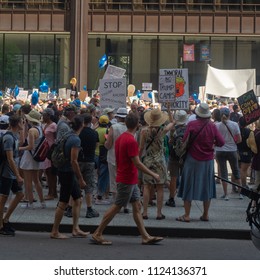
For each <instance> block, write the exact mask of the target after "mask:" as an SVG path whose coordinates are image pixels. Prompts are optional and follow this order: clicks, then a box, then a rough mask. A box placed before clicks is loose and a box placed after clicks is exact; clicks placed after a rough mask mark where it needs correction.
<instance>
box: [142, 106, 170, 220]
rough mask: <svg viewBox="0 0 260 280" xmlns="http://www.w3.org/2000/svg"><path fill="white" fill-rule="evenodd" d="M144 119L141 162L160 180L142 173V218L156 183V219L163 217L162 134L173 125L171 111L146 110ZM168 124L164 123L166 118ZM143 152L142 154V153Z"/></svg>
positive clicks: (165, 178) (165, 180)
mask: <svg viewBox="0 0 260 280" xmlns="http://www.w3.org/2000/svg"><path fill="white" fill-rule="evenodd" d="M144 119H145V121H146V123H147V124H148V127H147V128H145V129H143V130H142V132H141V140H140V156H141V155H143V156H142V162H143V164H144V165H145V166H146V167H147V168H148V169H149V170H152V171H153V172H157V173H159V175H160V180H159V181H158V182H155V181H154V179H153V177H151V176H150V175H149V174H144V175H143V181H144V192H143V218H144V219H148V214H147V208H148V201H149V195H150V190H151V188H152V187H153V186H154V185H156V191H157V216H156V219H157V220H162V219H165V216H164V215H163V214H162V206H163V187H164V184H165V183H166V182H167V166H166V161H165V156H164V148H163V144H164V136H165V135H166V133H167V132H168V131H170V130H171V129H172V127H173V125H174V123H173V117H172V113H171V112H170V109H169V108H168V114H166V113H165V112H162V111H161V110H160V109H153V110H150V111H147V112H146V113H145V115H144ZM168 119H169V120H170V123H169V124H168V125H164V124H165V122H166V121H167V120H168ZM143 153H144V154H143Z"/></svg>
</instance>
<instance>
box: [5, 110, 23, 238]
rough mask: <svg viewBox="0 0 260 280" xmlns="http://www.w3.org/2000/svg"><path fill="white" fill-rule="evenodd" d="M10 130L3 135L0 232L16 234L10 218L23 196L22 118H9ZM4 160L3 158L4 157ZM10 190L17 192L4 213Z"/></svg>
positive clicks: (15, 116) (9, 234)
mask: <svg viewBox="0 0 260 280" xmlns="http://www.w3.org/2000/svg"><path fill="white" fill-rule="evenodd" d="M9 125H10V130H8V132H9V133H10V134H9V133H7V134H5V135H4V136H3V147H0V149H3V151H4V153H5V155H6V160H4V161H3V165H2V166H1V174H0V175H1V176H0V234H2V235H8V236H14V235H15V229H14V228H13V227H12V225H11V224H10V223H9V219H10V217H11V215H12V213H13V211H14V210H15V208H16V207H17V205H18V203H19V202H20V201H21V199H22V198H23V196H24V194H23V189H22V185H23V178H22V177H21V175H20V173H19V169H18V164H19V150H18V146H19V132H20V131H21V130H22V129H23V123H22V118H21V117H20V116H17V115H13V116H11V117H10V118H9ZM2 160H3V159H2ZM10 191H12V192H13V193H14V194H15V197H14V198H13V199H12V200H11V202H10V204H9V207H8V209H7V212H6V213H5V215H3V212H4V207H5V204H6V202H7V199H8V196H9V193H10Z"/></svg>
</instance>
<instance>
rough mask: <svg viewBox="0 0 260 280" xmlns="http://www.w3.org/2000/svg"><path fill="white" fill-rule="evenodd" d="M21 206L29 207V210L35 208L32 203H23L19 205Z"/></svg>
mask: <svg viewBox="0 0 260 280" xmlns="http://www.w3.org/2000/svg"><path fill="white" fill-rule="evenodd" d="M21 208H24V209H29V210H34V209H35V207H34V204H33V203H24V204H22V205H21Z"/></svg>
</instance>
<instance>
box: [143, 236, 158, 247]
mask: <svg viewBox="0 0 260 280" xmlns="http://www.w3.org/2000/svg"><path fill="white" fill-rule="evenodd" d="M162 240H163V237H159V236H154V237H152V238H151V239H149V240H148V241H143V242H142V245H155V244H157V243H158V242H160V241H162Z"/></svg>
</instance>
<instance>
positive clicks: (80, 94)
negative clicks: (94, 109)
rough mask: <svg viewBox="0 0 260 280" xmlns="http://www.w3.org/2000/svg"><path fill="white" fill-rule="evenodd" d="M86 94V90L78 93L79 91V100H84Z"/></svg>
mask: <svg viewBox="0 0 260 280" xmlns="http://www.w3.org/2000/svg"><path fill="white" fill-rule="evenodd" d="M87 96H88V92H87V91H86V90H81V91H80V93H79V99H80V101H82V102H84V101H85V99H86V97H87Z"/></svg>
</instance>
